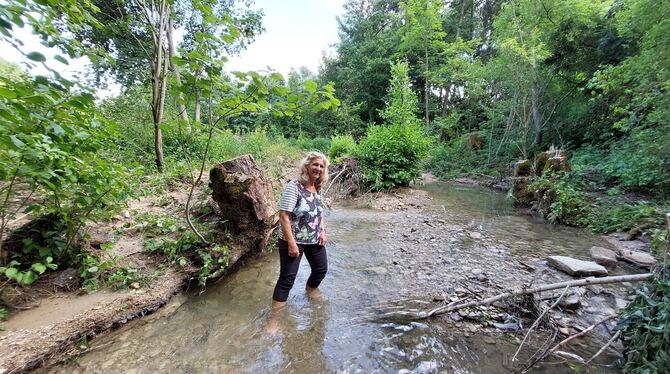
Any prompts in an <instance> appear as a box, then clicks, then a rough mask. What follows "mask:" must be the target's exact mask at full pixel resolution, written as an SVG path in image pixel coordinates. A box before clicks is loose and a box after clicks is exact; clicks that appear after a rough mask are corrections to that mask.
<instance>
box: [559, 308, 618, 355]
mask: <svg viewBox="0 0 670 374" xmlns="http://www.w3.org/2000/svg"><path fill="white" fill-rule="evenodd" d="M617 317H618V316H617V315H613V316H609V317H607V318H605V319H603V320H600V321H599V322H596V323H594V324H593V325H591V326H589V327H587V328H586V329H584V330H583V331H581V332H579V333H577V334H574V335H570V336H568V337H567V338H565V339H563V340H561V341H560V342H558V344H556V345H555V346H554V347H553V348H551V349H550V350H549V353H555V352H556V350H557V349H558V348H560V347H561V346H562V345H564V344H567V343H569V342H570V341H572V340H574V339H577V338H579V337H580V336H584V335H586V334H588V333H589V332H590V331H591V330H593V329H595V328H596V327H597V326H598V325H601V324H603V323H605V322H607V321H609V320H612V319H614V318H617Z"/></svg>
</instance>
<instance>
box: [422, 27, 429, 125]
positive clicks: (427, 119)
mask: <svg viewBox="0 0 670 374" xmlns="http://www.w3.org/2000/svg"><path fill="white" fill-rule="evenodd" d="M423 50H424V58H425V59H426V62H425V72H424V75H425V77H426V82H425V91H424V95H423V96H424V98H423V101H424V106H425V108H424V111H425V114H424V116H425V119H426V128H430V117H429V114H428V95H429V93H430V85H429V84H428V33H426V35H425V36H424V48H423Z"/></svg>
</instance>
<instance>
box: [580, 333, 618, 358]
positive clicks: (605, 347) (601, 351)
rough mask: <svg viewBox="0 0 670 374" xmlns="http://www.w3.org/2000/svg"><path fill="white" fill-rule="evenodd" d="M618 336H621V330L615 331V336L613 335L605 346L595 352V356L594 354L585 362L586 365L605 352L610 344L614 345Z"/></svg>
mask: <svg viewBox="0 0 670 374" xmlns="http://www.w3.org/2000/svg"><path fill="white" fill-rule="evenodd" d="M619 335H621V330H619V331H617V332H616V334H614V335H613V336H612V338H611V339H610V340H609V341H608V342H607V344H605V345H604V346H603V347H602V348H600V350H599V351H598V352H596V354H594V355H593V357H591V358H589V359H588V361H586V363H587V364H588V363H590V362H591V361H593V360H594V359H595V358H596V357H598V356H600V354H601V353H603V352H605V350H606V349H607V348H608V347H609V346H610V345H612V343H614V342H615V341H616V340H617V338H619Z"/></svg>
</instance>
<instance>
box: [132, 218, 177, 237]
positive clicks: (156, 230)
mask: <svg viewBox="0 0 670 374" xmlns="http://www.w3.org/2000/svg"><path fill="white" fill-rule="evenodd" d="M123 227H124V230H127V231H129V232H140V233H144V235H145V236H146V237H147V238H155V237H158V236H164V235H167V234H171V233H173V232H178V231H185V230H186V227H184V226H183V225H181V224H180V222H179V221H178V220H177V218H176V217H175V216H173V215H168V214H156V213H148V212H145V213H142V214H141V215H140V216H139V217H137V218H135V219H134V220H133V221H132V222H126V223H124V225H123Z"/></svg>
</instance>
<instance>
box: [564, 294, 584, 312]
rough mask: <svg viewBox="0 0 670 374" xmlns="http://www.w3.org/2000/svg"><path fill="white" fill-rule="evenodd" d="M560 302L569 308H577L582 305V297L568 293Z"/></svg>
mask: <svg viewBox="0 0 670 374" xmlns="http://www.w3.org/2000/svg"><path fill="white" fill-rule="evenodd" d="M559 304H560V305H561V306H562V307H563V308H565V309H567V310H577V309H579V307H580V306H581V305H582V298H581V297H579V295H576V294H572V295H568V296H566V297H564V298H562V299H561V301H560V303H559Z"/></svg>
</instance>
